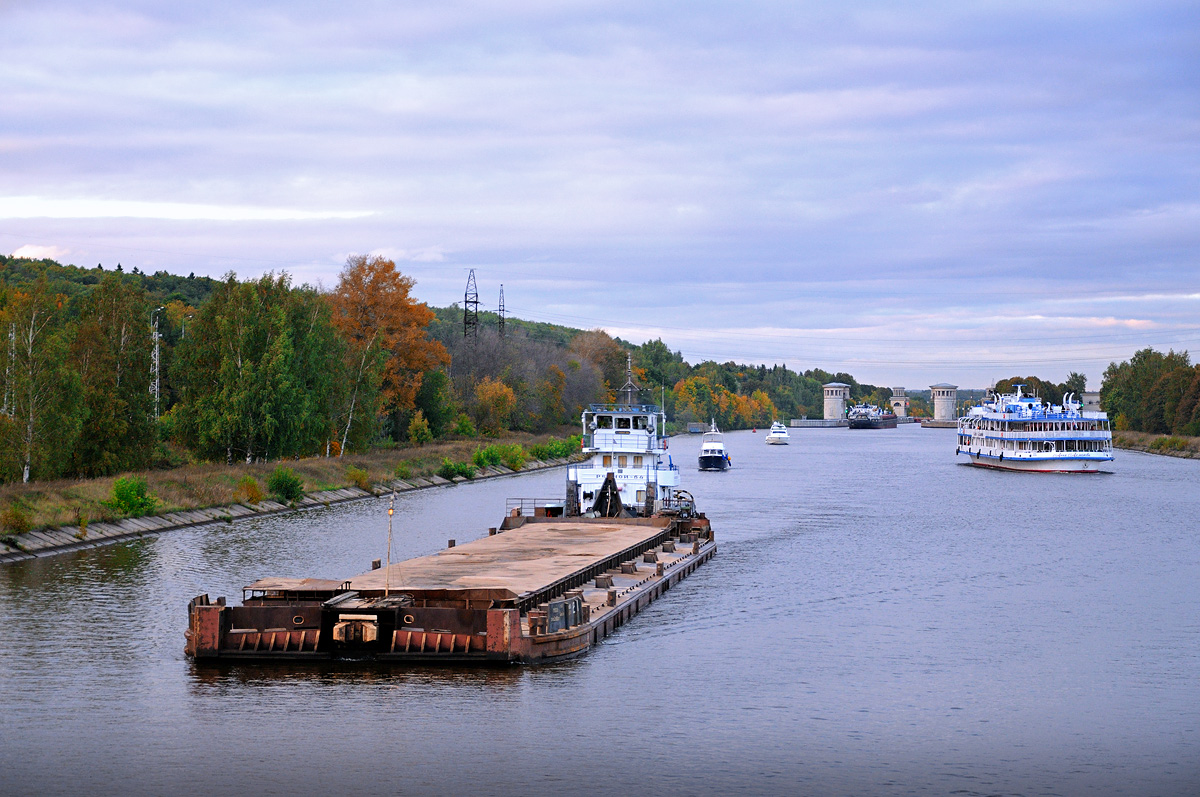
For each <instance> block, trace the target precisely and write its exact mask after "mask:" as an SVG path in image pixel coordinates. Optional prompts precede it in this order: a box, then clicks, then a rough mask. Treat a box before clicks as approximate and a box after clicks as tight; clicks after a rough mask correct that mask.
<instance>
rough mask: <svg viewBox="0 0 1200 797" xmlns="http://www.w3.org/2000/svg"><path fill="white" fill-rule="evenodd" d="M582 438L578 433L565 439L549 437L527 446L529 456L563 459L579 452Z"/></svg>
mask: <svg viewBox="0 0 1200 797" xmlns="http://www.w3.org/2000/svg"><path fill="white" fill-rule="evenodd" d="M582 442H583V440H582V438H581V437H580V436H579V435H572V436H571V437H568V438H567V439H566V440H560V439H558V438H557V437H551V438H550V439H549V440H547V441H546V442H544V443H538V444H537V445H533V446H530V447H529V456H531V457H533V458H534V459H565V458H567V457H570V456H573V455H575V454H578V453H579V447H580V445H581V444H582Z"/></svg>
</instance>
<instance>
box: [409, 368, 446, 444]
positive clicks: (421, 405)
mask: <svg viewBox="0 0 1200 797" xmlns="http://www.w3.org/2000/svg"><path fill="white" fill-rule="evenodd" d="M414 404H415V405H416V408H417V411H418V412H420V413H422V414H423V415H424V417H425V420H426V422H427V423H428V425H429V431H430V433H431V434H432V435H433V436H434V437H441V436H442V435H444V434H445V433H446V429H447V428H448V427H449V426H450V424H451V423H452V422H453V421H454V416H455V415H456V414H457V407H456V406H455V401H454V391H453V390H452V389H451V387H450V377H449V376H447V375H446V372H445V371H444V370H442V369H441V368H438V369H435V370H433V371H428V372H427V373H426V374H425V375H424V376H423V377H421V388H420V390H418V391H417V396H416V398H415V399H414ZM410 439H411V437H410Z"/></svg>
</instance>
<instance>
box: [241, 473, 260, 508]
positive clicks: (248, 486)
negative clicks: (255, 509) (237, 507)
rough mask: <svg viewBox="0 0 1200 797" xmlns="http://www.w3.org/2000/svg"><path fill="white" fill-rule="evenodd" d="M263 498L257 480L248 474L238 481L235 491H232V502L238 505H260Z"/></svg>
mask: <svg viewBox="0 0 1200 797" xmlns="http://www.w3.org/2000/svg"><path fill="white" fill-rule="evenodd" d="M265 497H266V496H265V495H264V493H263V491H262V487H260V486H259V484H258V479H256V478H254V477H253V476H251V475H250V474H248V473H247V474H246V475H245V476H243V477H242V478H241V479H240V480H239V481H238V484H237V489H236V490H234V491H233V500H234V501H236V502H237V503H239V504H260V503H262V500H263V498H265Z"/></svg>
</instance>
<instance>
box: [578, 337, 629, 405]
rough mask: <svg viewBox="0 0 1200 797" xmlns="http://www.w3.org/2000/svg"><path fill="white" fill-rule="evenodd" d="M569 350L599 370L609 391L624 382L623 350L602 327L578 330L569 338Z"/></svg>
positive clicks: (618, 387)
mask: <svg viewBox="0 0 1200 797" xmlns="http://www.w3.org/2000/svg"><path fill="white" fill-rule="evenodd" d="M571 351H573V352H574V353H576V354H578V355H579V356H580V357H583V358H585V359H586V360H587V361H588V362H590V363H591V364H592V365H594V366H596V368H598V369H599V370H600V375H601V377H602V378H603V379H604V384H605V388H606V389H607V390H608V391H609V392H610V393H611V392H613V391H616V390H618V389H620V387H621V386H622V385H623V384H625V350H624V349H622V348H621V345H620V344H619V343H617V342H616V341H615V340H613V338H612V336H611V335H609V334H608V333H607V332H605V331H604V330H603V329H593V330H591V331H589V332H580V333H579V334H578V335H576V336H575V337H574V338H573V339H572V340H571Z"/></svg>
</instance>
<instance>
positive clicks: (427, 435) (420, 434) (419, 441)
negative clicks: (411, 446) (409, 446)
mask: <svg viewBox="0 0 1200 797" xmlns="http://www.w3.org/2000/svg"><path fill="white" fill-rule="evenodd" d="M408 442H410V443H415V444H416V445H419V446H420V445H424V444H426V443H432V442H433V432H432V431H431V430H430V429H429V421H427V420H425V413H423V412H421V411H420V410H417V411H416V412H415V413H413V416H412V420H411V421H409V422H408Z"/></svg>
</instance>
